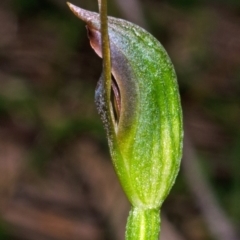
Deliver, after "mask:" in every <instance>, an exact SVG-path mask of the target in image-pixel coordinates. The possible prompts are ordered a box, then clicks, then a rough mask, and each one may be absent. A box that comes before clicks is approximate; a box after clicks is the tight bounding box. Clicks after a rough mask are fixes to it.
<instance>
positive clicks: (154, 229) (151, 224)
mask: <svg viewBox="0 0 240 240" xmlns="http://www.w3.org/2000/svg"><path fill="white" fill-rule="evenodd" d="M159 231H160V209H158V208H157V209H141V208H137V207H133V208H132V209H131V211H130V213H129V217H128V221H127V229H126V240H157V239H159Z"/></svg>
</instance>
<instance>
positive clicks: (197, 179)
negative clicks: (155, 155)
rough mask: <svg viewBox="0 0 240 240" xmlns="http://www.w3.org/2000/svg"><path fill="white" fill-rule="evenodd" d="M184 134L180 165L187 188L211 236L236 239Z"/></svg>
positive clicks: (228, 239)
mask: <svg viewBox="0 0 240 240" xmlns="http://www.w3.org/2000/svg"><path fill="white" fill-rule="evenodd" d="M186 135H187V134H185V142H184V153H183V161H182V167H183V171H184V176H185V177H186V179H187V184H188V186H189V189H190V190H191V192H192V193H193V195H194V196H195V199H196V202H197V203H198V205H199V207H200V209H201V212H202V216H203V217H204V219H205V222H206V223H207V227H208V228H209V231H210V232H211V234H212V236H213V237H214V238H215V239H218V240H226V239H227V240H238V239H239V237H238V236H237V233H236V231H235V229H234V227H233V225H232V223H231V221H230V220H229V219H228V216H227V215H226V214H225V213H224V211H223V209H222V208H221V207H220V206H219V204H218V202H217V200H216V198H215V196H214V195H213V191H212V189H211V187H210V186H209V184H208V183H207V181H206V180H205V178H204V176H203V174H202V172H201V168H200V166H199V163H198V159H197V153H196V151H195V149H194V147H193V145H192V143H191V141H190V139H189V137H188V136H186Z"/></svg>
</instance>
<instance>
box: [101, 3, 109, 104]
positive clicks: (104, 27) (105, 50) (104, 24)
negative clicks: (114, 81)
mask: <svg viewBox="0 0 240 240" xmlns="http://www.w3.org/2000/svg"><path fill="white" fill-rule="evenodd" d="M98 4H99V12H100V21H101V35H102V56H103V77H104V89H105V91H106V98H107V99H105V100H107V101H106V102H107V103H110V93H111V57H110V44H109V38H108V20H107V0H99V2H98Z"/></svg>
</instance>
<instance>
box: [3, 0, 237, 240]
mask: <svg viewBox="0 0 240 240" xmlns="http://www.w3.org/2000/svg"><path fill="white" fill-rule="evenodd" d="M72 3H74V4H76V5H78V6H81V7H83V8H86V9H89V10H93V11H97V1H96V0H88V1H86V0H75V1H74V2H72ZM109 15H112V16H116V17H121V18H125V19H127V20H130V21H133V22H135V23H138V24H139V25H141V26H144V27H145V28H147V29H148V30H149V31H150V32H151V33H152V34H153V35H154V36H155V37H156V38H158V39H159V41H160V42H161V43H162V44H163V45H164V47H165V48H166V49H167V51H168V53H169V55H170V57H171V58H172V61H173V63H174V65H175V67H176V72H177V75H178V80H179V87H180V92H181V97H182V104H183V111H184V123H185V139H186V143H185V146H184V158H183V163H182V168H181V171H180V174H179V176H178V178H177V182H176V184H175V186H174V188H173V190H172V191H171V193H170V195H169V197H168V199H167V200H166V202H165V203H164V205H163V208H162V232H161V235H162V238H161V239H162V240H166V239H168V240H214V239H215V240H237V239H240V238H239V237H238V236H239V235H238V234H239V229H240V105H239V103H240V1H239V0H228V1H224V0H208V1H206V0H205V1H204V0H202V1H200V0H162V1H160V0H148V1H147V0H128V1H127V0H122V1H121V0H113V1H109ZM84 25H85V24H84V23H82V22H81V21H80V20H79V19H77V18H76V17H75V16H74V15H73V14H72V13H71V12H70V10H69V9H68V7H67V5H66V3H65V1H63V0H1V2H0V212H1V215H0V239H3V240H70V239H71V240H75V239H76V240H77V239H78V240H79V239H81V240H88V239H89V240H105V239H106V240H108V239H110V240H112V239H116V240H123V239H124V228H125V223H126V218H127V215H128V210H129V203H128V201H127V200H126V198H125V196H124V194H123V192H122V190H121V187H120V186H119V183H118V181H117V178H116V176H115V173H114V170H113V167H112V164H111V161H110V157H109V154H108V146H107V142H106V137H105V133H104V130H103V127H102V124H101V122H100V119H99V117H98V115H97V113H96V109H95V105H94V89H95V86H96V82H97V80H98V78H99V76H100V73H101V64H102V63H101V60H100V59H99V58H98V57H97V56H96V55H95V53H94V52H93V50H92V49H91V48H90V46H89V43H88V39H87V34H86V29H85V27H84Z"/></svg>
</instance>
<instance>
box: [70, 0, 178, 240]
mask: <svg viewBox="0 0 240 240" xmlns="http://www.w3.org/2000/svg"><path fill="white" fill-rule="evenodd" d="M69 7H70V9H71V10H72V11H73V12H74V13H75V14H76V15H77V17H79V18H80V19H82V20H83V21H85V22H86V24H87V29H88V36H89V39H90V44H91V46H92V48H93V49H94V50H95V52H96V53H97V54H98V55H99V56H100V57H102V55H103V54H102V32H101V22H100V17H99V14H97V13H94V12H90V11H87V10H84V9H81V8H79V7H77V6H74V5H72V4H69ZM108 36H109V42H110V56H111V76H112V79H111V90H110V93H109V94H107V90H106V89H105V85H104V76H102V77H101V78H100V80H99V82H98V85H97V88H96V93H95V101H96V105H97V109H98V112H99V114H100V116H101V119H102V121H103V124H104V126H105V129H106V132H107V136H108V143H109V148H110V153H111V157H112V161H113V165H114V168H115V171H116V173H117V175H118V178H119V180H120V182H121V185H122V187H123V189H124V192H125V193H126V195H127V197H128V199H129V201H130V202H131V205H132V210H131V211H130V215H129V218H128V222H127V231H126V239H128V240H137V239H139V240H140V239H142V240H143V239H144V240H145V239H148V240H156V239H158V234H159V229H160V216H159V212H160V207H161V205H162V203H163V201H164V200H165V198H166V197H167V195H168V193H169V191H170V189H171V188H172V186H173V184H174V182H175V179H176V176H177V174H178V171H179V165H180V160H181V156H182V140H183V126H182V111H181V105H180V98H179V91H178V85H177V80H176V74H175V71H174V68H173V65H172V63H171V60H170V58H169V56H168V54H167V53H166V51H165V50H164V48H163V46H162V45H161V44H160V43H159V42H158V41H157V40H156V39H155V38H154V37H153V36H152V35H150V34H149V33H148V32H147V31H145V30H144V29H142V28H140V27H138V26H136V25H134V24H133V23H130V22H127V21H125V20H121V19H117V18H113V17H108ZM103 57H104V56H103Z"/></svg>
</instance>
